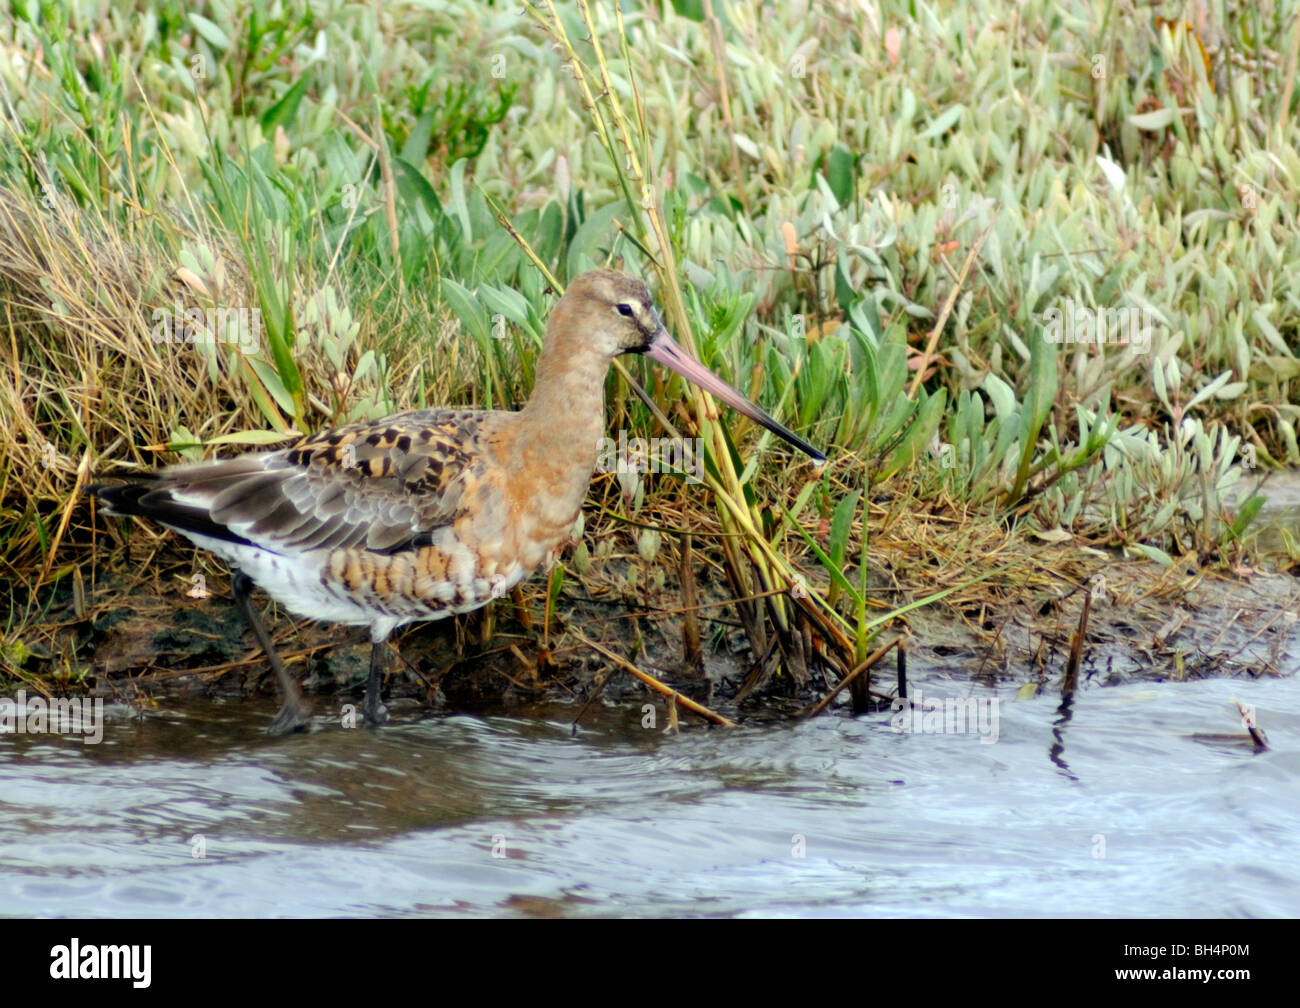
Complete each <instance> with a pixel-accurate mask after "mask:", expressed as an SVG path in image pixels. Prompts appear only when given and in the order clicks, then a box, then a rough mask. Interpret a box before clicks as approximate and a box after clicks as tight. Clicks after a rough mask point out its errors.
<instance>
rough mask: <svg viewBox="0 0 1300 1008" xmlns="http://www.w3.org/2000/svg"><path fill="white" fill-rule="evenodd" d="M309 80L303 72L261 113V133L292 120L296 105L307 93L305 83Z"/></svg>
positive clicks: (296, 110)
mask: <svg viewBox="0 0 1300 1008" xmlns="http://www.w3.org/2000/svg"><path fill="white" fill-rule="evenodd" d="M310 81H311V78H310V77H308V76H307V74H305V73H304V74H303V75H302V76H301V77H299V78H298V80H297V82H296V83H295V84H294V85H293V87H291V88H289V90H288V91H286V92H285V93H284V96H283V97H282V98H281V99H280V100H279V101H278V102H276V103H275V104H274V105H272V106H271V107H270V108H269V109H267V110H266V111H265V112H264V113H263V114H262V132H263V133H265V134H268V135H269V134H271V133H274V132H275V128H276V127H277V126H286V127H287V126H288V125H289V124H290V123H291V122H293V117H294V116H296V115H297V114H298V106H299V104H301V103H302V96H303V95H304V94H306V93H307V85H308V83H310Z"/></svg>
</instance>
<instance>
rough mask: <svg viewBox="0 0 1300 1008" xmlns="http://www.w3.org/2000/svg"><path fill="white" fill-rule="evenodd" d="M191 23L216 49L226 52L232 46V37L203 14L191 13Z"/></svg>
mask: <svg viewBox="0 0 1300 1008" xmlns="http://www.w3.org/2000/svg"><path fill="white" fill-rule="evenodd" d="M190 24H192V25H193V26H194V30H195V31H196V32H198V33H199V35H200V36H202V38H203V41H204V42H206V43H207V44H208V45H210V46H212V48H214V49H220V50H221V51H222V52H225V51H226V50H228V49H229V48H230V38H229V37H228V36H227V35H226V33H225V32H224V31H222V30H221V29H220V28H218V27H217V26H216V25H215V24H213V23H212V22H211V21H209V20H208V19H207V18H205V17H204V16H203V15H202V14H191V15H190Z"/></svg>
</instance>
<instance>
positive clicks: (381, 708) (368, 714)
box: [361, 696, 388, 728]
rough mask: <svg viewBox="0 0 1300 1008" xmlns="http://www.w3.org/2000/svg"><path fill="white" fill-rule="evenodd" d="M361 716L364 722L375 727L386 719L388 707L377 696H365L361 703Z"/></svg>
mask: <svg viewBox="0 0 1300 1008" xmlns="http://www.w3.org/2000/svg"><path fill="white" fill-rule="evenodd" d="M361 716H362V717H364V718H365V719H366V724H368V725H370V726H372V727H375V728H377V727H379V726H380V725H381V724H383V723H384V722H385V721H387V720H388V708H387V707H386V706H385V705H384V702H383V701H382V700H380V699H379V698H378V697H370V696H367V697H366V699H365V700H364V701H363V702H362V704H361Z"/></svg>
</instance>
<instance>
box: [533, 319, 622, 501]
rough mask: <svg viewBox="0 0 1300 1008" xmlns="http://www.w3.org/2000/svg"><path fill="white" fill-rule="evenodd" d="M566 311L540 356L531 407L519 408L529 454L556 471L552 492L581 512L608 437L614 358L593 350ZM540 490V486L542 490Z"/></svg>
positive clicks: (556, 321)
mask: <svg viewBox="0 0 1300 1008" xmlns="http://www.w3.org/2000/svg"><path fill="white" fill-rule="evenodd" d="M566 322H567V319H566V318H565V317H564V314H563V313H561V312H559V311H556V312H554V313H553V314H552V318H551V324H550V326H549V327H548V329H547V335H546V342H545V344H544V345H543V347H542V353H541V355H540V356H539V357H538V359H537V374H536V380H535V382H534V383H533V394H532V395H531V396H530V397H529V399H528V405H526V406H525V407H524V408H523V410H521V411H520V418H519V419H520V427H521V429H520V442H521V448H522V449H523V450H524V452H525V454H527V455H529V456H531V457H532V458H534V459H537V460H539V461H541V462H544V465H543V466H542V468H543V469H544V470H545V471H547V472H549V473H553V474H554V477H553V478H552V479H550V480H548V481H547V482H551V483H553V484H554V486H552V487H549V488H548V489H549V490H550V492H552V493H554V494H555V495H556V496H557V497H559V498H562V499H564V500H565V501H566V502H572V504H573V507H574V509H575V510H576V509H577V508H578V507H579V506H581V504H582V500H583V498H584V497H585V496H586V493H587V485H588V484H589V483H590V482H591V474H592V470H593V468H594V467H595V464H596V455H597V451H598V449H599V447H600V440H601V438H603V437H604V436H605V376H606V374H607V373H608V371H609V359H608V358H607V357H606V356H605V355H604V354H602V353H599V352H593V350H592V348H591V346H590V344H589V343H587V342H586V341H585V340H584V339H583V338H582V335H581V334H579V333H578V332H577V331H576V330H575V329H574V328H573V327H571V326H566V324H565V323H566ZM539 489H540V488H539Z"/></svg>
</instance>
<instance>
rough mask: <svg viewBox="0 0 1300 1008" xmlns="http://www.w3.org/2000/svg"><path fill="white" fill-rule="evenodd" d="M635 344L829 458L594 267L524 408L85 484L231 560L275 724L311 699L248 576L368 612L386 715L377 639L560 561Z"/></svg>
mask: <svg viewBox="0 0 1300 1008" xmlns="http://www.w3.org/2000/svg"><path fill="white" fill-rule="evenodd" d="M626 353H639V354H645V355H646V356H647V357H649V358H650V359H652V360H655V361H658V362H659V363H660V364H663V365H665V366H667V367H669V368H671V369H672V370H674V371H676V372H677V373H678V374H680V375H682V376H683V377H684V378H686V379H687V380H689V381H692V382H694V383H695V384H696V385H698V386H700V387H701V388H703V389H706V390H707V391H709V392H711V393H712V394H713V395H715V396H717V397H718V398H719V399H721V400H722V401H723V402H724V403H727V404H728V405H730V406H732V407H734V408H735V409H736V410H738V411H739V412H741V413H743V414H745V416H747V417H750V418H751V419H752V420H754V421H756V422H757V423H760V424H762V425H763V426H764V427H766V428H767V429H768V430H770V431H773V432H774V433H776V434H779V435H780V436H781V437H783V438H784V439H785V440H786V441H788V442H790V444H792V445H794V446H795V447H796V448H798V449H800V450H801V451H803V452H805V453H807V454H808V455H809V456H811V457H812V458H813V459H814V460H816V461H818V462H822V461H825V456H824V455H822V453H821V452H819V451H817V450H816V449H815V448H813V447H812V446H811V445H810V444H808V443H807V442H806V441H804V440H803V439H801V438H799V437H797V436H796V435H794V434H792V433H791V432H790V431H788V430H786V428H784V427H783V426H781V424H779V423H777V422H776V421H775V420H773V419H772V418H771V417H770V416H768V415H767V414H766V413H764V412H763V411H762V410H761V409H759V408H758V407H757V406H755V405H754V404H753V403H751V402H749V400H747V399H746V398H745V397H744V396H743V395H741V394H740V393H739V392H737V391H736V390H735V389H733V388H732V387H731V386H730V385H728V384H726V383H725V382H724V381H722V379H720V378H718V377H717V376H715V375H714V374H713V373H712V372H710V371H709V370H708V369H707V368H705V367H704V366H703V365H702V364H700V363H699V362H698V361H695V360H693V359H692V358H691V357H689V356H687V354H686V353H685V352H684V351H683V350H682V349H681V348H680V347H679V346H678V345H677V344H676V343H675V342H674V341H673V339H672V337H670V336H669V335H668V331H667V330H666V329H665V328H664V325H663V323H662V322H661V321H660V320H659V316H658V314H657V313H656V311H655V308H654V303H653V301H652V299H651V297H650V292H649V291H648V290H647V289H646V286H645V284H643V283H642V282H641V281H640V280H638V279H635V278H634V277H631V276H628V275H626V274H624V273H618V272H614V271H611V270H593V271H592V272H589V273H584V274H583V275H582V276H580V277H578V278H577V279H575V280H574V281H573V282H572V283H571V284H570V285H569V288H568V290H567V291H566V292H565V294H564V296H563V297H562V298H560V300H559V301H558V302H557V303H556V305H555V308H554V310H553V311H552V312H551V317H550V319H549V321H548V323H547V326H546V339H545V341H544V343H543V346H542V352H541V356H540V357H539V358H538V360H537V372H536V383H535V385H534V387H533V394H532V396H531V397H530V398H529V400H528V403H527V405H526V406H524V408H523V409H521V410H519V411H518V412H506V411H499V410H468V409H424V410H415V411H413V412H409V413H399V414H396V415H395V416H390V417H387V418H385V419H383V420H378V421H376V422H374V423H355V424H349V425H347V426H344V427H336V428H334V429H333V430H327V431H323V432H321V433H319V434H314V435H312V436H310V437H306V438H304V439H303V440H301V441H299V442H298V443H297V444H295V445H294V446H293V447H291V448H285V449H282V450H279V451H271V452H258V453H252V454H247V455H240V456H238V457H237V458H230V459H220V460H216V461H211V462H199V463H195V464H186V465H176V466H171V467H168V468H165V469H160V470H157V471H156V472H152V473H147V474H143V475H133V476H130V477H127V478H126V479H125V481H124V482H119V483H116V484H113V485H109V484H100V485H97V486H94V487H91V492H92V493H93V494H95V496H97V497H98V498H99V500H100V501H101V502H102V503H103V504H104V506H105V509H106V510H107V511H108V512H109V513H111V514H117V515H139V516H142V517H145V518H149V519H151V520H153V521H155V522H157V523H158V524H160V525H164V526H166V527H167V528H170V529H173V530H175V531H177V532H179V533H181V535H183V536H185V537H187V538H188V539H190V540H192V541H193V542H194V543H196V544H197V545H199V546H202V547H203V548H204V549H208V550H211V551H212V552H213V553H215V554H216V555H217V556H219V557H221V558H222V559H223V560H225V561H226V562H227V563H229V564H230V565H231V567H232V568H233V581H232V590H233V594H234V597H235V601H236V603H237V604H238V605H239V608H240V609H241V611H242V612H243V614H244V617H245V618H246V619H247V620H248V624H249V626H250V627H251V628H252V630H253V634H254V636H255V637H256V638H257V642H258V644H260V645H261V647H262V650H263V651H264V652H265V653H266V656H267V659H268V661H270V663H271V667H272V668H273V669H274V670H275V674H276V678H277V679H278V680H279V684H280V690H281V695H282V697H283V699H284V704H283V707H282V708H281V710H280V712H279V713H278V714H277V715H276V717H275V719H274V721H273V722H272V724H271V728H270V730H271V732H272V733H275V734H278V733H281V732H287V731H293V730H296V729H299V728H304V727H306V726H307V723H308V708H307V704H306V703H305V701H304V699H303V696H302V691H301V689H300V688H299V686H298V683H297V681H296V680H294V679H292V678H290V676H289V675H288V673H287V672H286V671H285V669H284V665H283V664H282V663H281V661H280V659H279V657H278V656H277V655H276V653H275V649H274V647H272V645H271V640H270V637H269V636H268V635H267V632H266V628H265V627H264V626H263V625H262V621H261V619H259V618H258V615H257V612H256V610H254V608H253V605H252V602H251V599H250V594H251V592H252V588H253V585H254V584H257V585H260V586H261V587H262V588H263V589H265V591H266V592H267V593H268V594H269V595H270V596H271V597H272V598H274V599H276V600H277V601H278V602H280V603H281V604H282V605H283V606H285V607H286V608H287V609H289V610H290V611H291V612H293V613H296V614H298V615H300V616H305V617H308V618H312V619H323V620H331V621H333V622H336V623H346V624H351V625H360V626H366V627H369V629H370V639H371V642H372V646H371V652H370V675H369V678H368V679H367V681H366V695H365V700H364V702H363V704H362V712H363V714H364V715H365V717H366V720H367V721H369V722H370V723H372V724H377V723H379V722H380V721H382V720H384V718H385V710H384V707H383V705H382V703H381V702H380V698H379V687H380V664H381V658H382V650H383V644H384V642H385V641H386V640H387V638H388V635H389V634H390V633H392V632H393V630H394V629H395V628H396V627H399V626H401V625H403V624H405V623H410V622H414V621H417V620H434V619H441V618H443V617H445V616H450V615H451V614H453V613H464V612H469V611H471V610H473V609H478V608H479V607H481V606H483V605H486V604H487V603H488V601H490V600H491V599H492V598H494V597H500V596H501V595H503V594H505V593H506V592H507V591H509V590H510V589H511V588H513V587H514V586H515V585H517V584H519V582H521V581H523V580H524V579H525V578H526V577H528V576H529V575H530V574H531V573H532V572H533V571H534V570H536V569H537V568H538V567H539V566H546V567H549V566H550V565H551V564H552V563H554V561H555V558H556V555H557V554H558V553H559V551H560V549H561V547H562V546H563V545H564V544H565V543H566V542H567V540H568V539H569V537H570V534H571V532H572V530H573V526H574V522H575V521H576V520H577V517H578V512H579V510H580V509H581V507H582V502H583V498H584V497H585V496H586V493H587V487H588V484H589V483H590V482H591V476H592V471H593V469H594V468H595V463H596V456H597V450H598V447H599V445H600V443H601V439H602V438H603V436H604V427H605V373H606V372H607V371H608V370H609V366H610V362H611V361H612V360H613V359H614V358H615V357H617V356H619V355H620V354H626Z"/></svg>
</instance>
